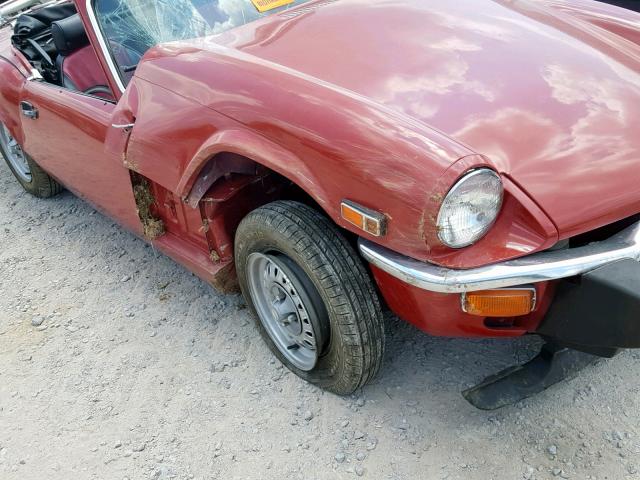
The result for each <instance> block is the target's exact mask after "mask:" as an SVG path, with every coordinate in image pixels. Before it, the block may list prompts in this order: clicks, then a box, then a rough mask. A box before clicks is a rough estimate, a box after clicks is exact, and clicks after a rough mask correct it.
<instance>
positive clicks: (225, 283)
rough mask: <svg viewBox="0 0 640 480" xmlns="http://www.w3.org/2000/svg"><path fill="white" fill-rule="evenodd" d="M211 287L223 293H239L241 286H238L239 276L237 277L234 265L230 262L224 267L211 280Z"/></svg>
mask: <svg viewBox="0 0 640 480" xmlns="http://www.w3.org/2000/svg"><path fill="white" fill-rule="evenodd" d="M211 285H213V287H214V288H215V289H216V290H218V291H220V292H221V293H238V292H239V291H240V285H238V276H237V275H236V267H235V265H234V263H233V262H229V264H228V265H226V266H225V267H222V268H221V269H220V270H219V271H218V273H216V275H215V277H213V280H211Z"/></svg>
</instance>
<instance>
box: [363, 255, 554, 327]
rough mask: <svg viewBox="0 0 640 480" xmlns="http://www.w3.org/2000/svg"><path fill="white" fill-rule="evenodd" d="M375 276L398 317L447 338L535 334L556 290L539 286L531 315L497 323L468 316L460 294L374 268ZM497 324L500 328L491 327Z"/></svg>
mask: <svg viewBox="0 0 640 480" xmlns="http://www.w3.org/2000/svg"><path fill="white" fill-rule="evenodd" d="M372 271H373V276H374V278H375V279H376V282H377V283H378V286H379V287H380V292H381V293H382V296H383V297H384V299H385V301H386V302H387V305H388V306H389V308H391V310H393V311H394V312H395V313H396V314H398V316H400V317H401V318H403V319H405V320H407V321H408V322H410V323H412V324H413V325H415V326H416V327H418V328H419V329H420V330H422V331H423V332H426V333H428V334H430V335H435V336H445V337H516V336H520V335H523V334H525V333H527V332H534V331H535V330H536V328H537V327H538V325H539V324H540V322H541V321H542V319H543V318H544V315H545V314H546V313H547V310H548V309H549V305H550V304H551V301H552V300H553V295H554V292H555V286H554V285H553V284H549V283H540V284H537V285H536V296H537V298H538V301H537V302H536V308H535V310H534V311H533V312H531V313H530V314H529V315H524V316H521V317H514V318H507V319H494V318H489V319H487V318H484V317H478V316H475V315H469V314H467V313H465V312H463V311H462V309H461V296H460V294H446V293H436V292H427V291H425V290H420V289H419V288H416V287H413V286H411V285H408V284H406V283H403V282H402V281H400V280H398V279H397V278H395V277H392V276H391V275H389V274H388V273H386V272H384V271H382V270H380V269H378V268H376V267H372ZM496 320H498V321H499V322H501V324H502V325H504V326H501V327H495V326H494V327H492V326H490V325H492V323H491V322H494V323H493V324H495V322H496Z"/></svg>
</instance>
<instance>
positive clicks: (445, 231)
mask: <svg viewBox="0 0 640 480" xmlns="http://www.w3.org/2000/svg"><path fill="white" fill-rule="evenodd" d="M502 195H503V188H502V181H501V180H500V176H499V175H498V174H497V173H496V172H494V171H493V170H490V169H488V168H479V169H477V170H471V171H470V172H469V173H467V174H466V175H465V176H464V177H462V178H461V179H460V180H459V181H458V183H456V184H455V185H454V186H453V188H452V189H451V190H449V193H447V196H446V197H445V199H444V202H442V206H441V207H440V213H438V223H437V225H438V237H439V238H440V241H441V242H442V243H444V244H445V245H447V246H448V247H451V248H462V247H467V246H469V245H471V244H473V243H475V242H477V241H478V240H480V239H481V238H482V237H483V236H484V235H486V233H487V232H488V231H489V229H490V228H491V226H492V225H493V222H495V221H496V218H497V217H498V213H500V207H501V206H502Z"/></svg>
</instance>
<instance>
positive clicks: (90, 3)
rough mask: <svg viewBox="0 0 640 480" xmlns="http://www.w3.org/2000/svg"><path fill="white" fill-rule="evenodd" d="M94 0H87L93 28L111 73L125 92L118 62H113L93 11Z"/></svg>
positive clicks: (121, 91) (121, 90)
mask: <svg viewBox="0 0 640 480" xmlns="http://www.w3.org/2000/svg"><path fill="white" fill-rule="evenodd" d="M93 1H94V0H87V14H88V15H89V21H90V22H91V28H93V32H94V33H95V34H96V38H97V39H98V43H99V44H100V50H102V54H103V56H104V58H105V59H106V60H107V65H108V66H109V70H110V71H111V75H112V76H113V78H114V79H115V81H116V84H117V85H118V88H119V89H120V93H124V90H125V86H124V83H123V82H122V78H121V77H120V74H119V73H118V69H117V68H116V64H115V63H113V57H112V56H111V52H110V51H109V47H107V43H106V42H105V41H104V37H103V36H102V30H101V29H100V24H99V23H98V19H97V18H96V13H95V12H94V11H93Z"/></svg>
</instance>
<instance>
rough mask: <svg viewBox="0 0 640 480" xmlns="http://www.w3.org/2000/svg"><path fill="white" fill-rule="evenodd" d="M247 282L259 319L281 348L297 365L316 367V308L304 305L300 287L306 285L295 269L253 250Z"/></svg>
mask: <svg viewBox="0 0 640 480" xmlns="http://www.w3.org/2000/svg"><path fill="white" fill-rule="evenodd" d="M292 277H293V278H292ZM247 283H248V286H249V290H250V294H251V299H252V301H253V304H254V306H255V309H256V313H257V314H258V317H259V319H260V322H261V323H262V326H263V327H264V329H265V330H266V331H267V333H268V335H269V337H270V338H271V340H272V341H273V343H274V344H275V345H276V347H277V348H278V351H279V352H280V353H281V354H282V355H283V356H284V357H285V358H286V359H287V360H288V361H289V362H291V364H293V365H294V366H295V367H296V368H298V369H300V370H303V371H310V370H313V368H314V367H315V366H316V363H317V362H318V343H317V342H318V332H316V331H315V330H314V326H313V325H314V322H313V321H312V320H313V319H312V318H311V315H313V314H314V309H313V306H312V305H305V299H306V298H308V295H307V292H301V291H299V290H300V289H301V288H303V287H301V284H300V282H299V281H297V279H296V278H295V277H294V273H293V272H292V271H291V270H289V269H288V268H286V267H284V266H283V263H282V262H280V261H279V260H278V258H277V257H276V256H273V255H265V254H263V253H252V254H251V255H249V258H248V259H247ZM306 302H307V303H308V300H307V301H306Z"/></svg>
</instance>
